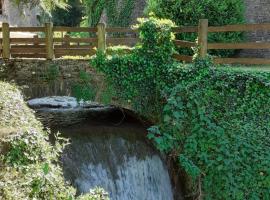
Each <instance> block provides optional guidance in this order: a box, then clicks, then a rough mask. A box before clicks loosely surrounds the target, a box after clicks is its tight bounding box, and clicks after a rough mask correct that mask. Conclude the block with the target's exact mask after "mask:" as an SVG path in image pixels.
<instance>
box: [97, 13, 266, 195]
mask: <svg viewBox="0 0 270 200" xmlns="http://www.w3.org/2000/svg"><path fill="white" fill-rule="evenodd" d="M172 25H173V24H172V23H171V22H170V21H167V20H158V19H156V18H153V17H150V18H149V19H144V20H141V24H139V31H140V38H141V42H142V43H141V44H138V45H137V46H136V48H135V49H134V50H133V51H132V53H131V54H129V55H114V56H112V57H110V58H106V56H105V55H104V54H101V53H98V55H97V57H96V58H95V59H94V60H93V63H92V64H93V65H94V66H95V67H96V68H97V69H98V70H100V71H101V72H103V73H104V74H105V75H106V78H107V80H108V82H109V84H110V85H112V86H113V88H114V90H115V91H116V95H117V97H119V98H120V99H121V100H123V101H125V102H127V103H130V105H131V106H132V108H133V109H134V110H135V111H137V112H140V113H141V114H143V115H144V116H147V117H149V118H150V119H152V120H155V122H158V125H157V126H153V127H151V128H150V129H149V138H150V139H153V141H154V142H155V144H156V145H157V147H158V148H159V149H160V150H161V151H164V152H166V153H168V154H171V155H172V156H173V157H175V158H176V159H177V160H178V162H179V164H180V166H181V168H183V169H184V170H185V172H186V173H187V174H188V175H189V176H190V178H191V181H192V183H193V185H192V186H193V187H192V188H188V189H189V191H190V189H193V191H191V192H192V194H194V196H192V195H191V196H192V197H191V199H200V198H202V196H203V198H204V199H209V200H212V199H215V200H216V199H222V200H223V199H235V200H242V199H254V200H255V199H263V200H268V199H270V171H269V169H270V168H269V165H270V151H269V150H270V149H269V144H270V137H269V133H270V123H269V120H270V106H269V105H270V74H269V72H256V71H250V72H248V71H242V70H237V71H236V70H233V69H227V68H221V69H219V68H215V67H214V65H213V64H212V62H211V59H205V60H202V59H199V58H195V60H194V64H191V65H184V64H177V63H175V62H173V60H172V58H171V56H172V54H173V44H172V38H173V36H172V35H171V30H170V29H171V26H172ZM160 110H163V112H162V116H160V112H161V111H160ZM160 117H161V119H162V120H159V119H160ZM188 184H189V183H188ZM188 186H189V185H188ZM194 190H195V192H194ZM188 195H189V196H190V194H188Z"/></svg>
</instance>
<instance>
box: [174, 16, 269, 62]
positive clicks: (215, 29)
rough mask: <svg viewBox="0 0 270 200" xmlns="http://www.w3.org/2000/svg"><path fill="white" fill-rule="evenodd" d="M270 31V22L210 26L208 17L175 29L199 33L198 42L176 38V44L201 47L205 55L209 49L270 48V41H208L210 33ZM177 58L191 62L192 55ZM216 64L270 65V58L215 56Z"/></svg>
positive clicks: (175, 30) (176, 30) (185, 46)
mask: <svg viewBox="0 0 270 200" xmlns="http://www.w3.org/2000/svg"><path fill="white" fill-rule="evenodd" d="M258 30H263V31H270V23H264V24H238V25H226V26H208V20H207V19H201V20H200V21H199V25H198V26H193V27H176V28H173V31H174V32H175V33H176V34H182V33H193V34H194V33H195V34H198V43H195V42H191V41H184V40H176V41H175V45H176V46H178V47H179V48H192V47H195V46H198V47H199V55H200V56H201V57H204V56H205V55H206V54H207V52H208V50H213V49H214V50H228V49H235V50H236V49H256V50H259V49H270V42H263V41H260V42H240V43H222V42H221V43H208V33H224V32H248V31H258ZM174 57H175V58H176V59H177V60H181V61H185V62H191V61H192V56H187V55H174ZM214 62H215V63H216V64H246V65H247V64H255V65H256V64H258V65H269V64H270V59H267V58H219V57H214Z"/></svg>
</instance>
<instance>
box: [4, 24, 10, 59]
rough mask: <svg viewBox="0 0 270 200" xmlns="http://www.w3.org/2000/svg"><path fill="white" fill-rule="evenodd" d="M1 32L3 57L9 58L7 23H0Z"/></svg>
mask: <svg viewBox="0 0 270 200" xmlns="http://www.w3.org/2000/svg"><path fill="white" fill-rule="evenodd" d="M2 34H3V41H2V46H3V47H2V48H3V59H9V58H10V32H9V24H8V23H3V24H2Z"/></svg>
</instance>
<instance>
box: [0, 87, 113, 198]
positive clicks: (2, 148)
mask: <svg viewBox="0 0 270 200" xmlns="http://www.w3.org/2000/svg"><path fill="white" fill-rule="evenodd" d="M48 136H49V132H48V131H46V130H44V128H43V127H42V125H41V123H40V122H38V121H37V120H36V119H35V117H34V113H33V111H31V110H30V109H29V108H28V107H27V105H26V104H25V103H24V101H23V97H22V95H21V93H20V92H19V90H18V89H17V88H16V87H15V86H13V85H10V84H8V83H4V82H0V199H3V200H13V199H14V200H15V199H16V200H27V199H29V200H30V199H32V200H34V199H43V200H46V199H48V200H52V199H57V200H60V199H63V200H75V199H78V200H104V199H108V197H107V194H106V193H105V192H104V191H103V190H102V189H95V190H92V191H89V192H90V193H89V194H86V195H83V196H78V197H76V195H75V194H76V190H75V189H74V188H73V187H71V186H70V185H68V184H67V183H66V182H65V181H64V177H63V174H62V170H61V167H60V166H59V165H58V164H57V163H58V157H59V155H60V154H61V152H62V149H63V148H64V147H65V145H67V144H68V141H67V140H65V139H63V138H59V137H58V136H56V143H55V145H54V146H52V145H51V144H50V143H49V138H48Z"/></svg>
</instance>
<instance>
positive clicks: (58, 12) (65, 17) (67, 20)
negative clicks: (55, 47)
mask: <svg viewBox="0 0 270 200" xmlns="http://www.w3.org/2000/svg"><path fill="white" fill-rule="evenodd" d="M67 3H68V5H69V6H68V8H67V9H66V10H64V9H61V8H56V9H55V10H53V11H52V22H53V24H54V25H55V26H70V27H74V26H78V25H80V22H81V20H82V17H83V11H84V8H83V4H82V3H81V1H80V0H68V1H67Z"/></svg>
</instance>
